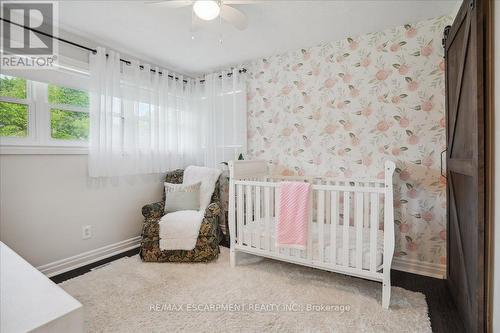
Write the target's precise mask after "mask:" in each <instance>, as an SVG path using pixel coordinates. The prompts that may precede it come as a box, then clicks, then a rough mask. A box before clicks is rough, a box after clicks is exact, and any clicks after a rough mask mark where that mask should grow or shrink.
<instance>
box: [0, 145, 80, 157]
mask: <svg viewBox="0 0 500 333" xmlns="http://www.w3.org/2000/svg"><path fill="white" fill-rule="evenodd" d="M88 153H89V149H88V147H71V146H66V147H64V146H26V145H23V146H21V145H18V146H16V145H3V146H0V155H87V154H88Z"/></svg>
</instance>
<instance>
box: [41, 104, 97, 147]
mask: <svg viewBox="0 0 500 333" xmlns="http://www.w3.org/2000/svg"><path fill="white" fill-rule="evenodd" d="M50 127H51V136H52V138H53V139H61V140H87V139H88V137H89V114H88V113H85V112H75V111H66V110H60V109H51V110H50Z"/></svg>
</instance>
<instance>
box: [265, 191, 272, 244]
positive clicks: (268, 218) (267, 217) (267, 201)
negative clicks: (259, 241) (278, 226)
mask: <svg viewBox="0 0 500 333" xmlns="http://www.w3.org/2000/svg"><path fill="white" fill-rule="evenodd" d="M270 190H271V189H270V188H269V187H264V215H265V224H266V227H265V230H266V231H265V233H264V244H265V245H264V249H265V250H268V251H270V250H271V241H272V239H271V228H270V224H271V194H270V192H271V191H270Z"/></svg>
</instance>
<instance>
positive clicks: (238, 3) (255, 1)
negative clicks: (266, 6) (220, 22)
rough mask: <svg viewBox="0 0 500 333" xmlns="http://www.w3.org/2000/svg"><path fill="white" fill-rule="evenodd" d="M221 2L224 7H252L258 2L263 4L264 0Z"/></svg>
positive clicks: (227, 0)
mask: <svg viewBox="0 0 500 333" xmlns="http://www.w3.org/2000/svg"><path fill="white" fill-rule="evenodd" d="M222 2H223V3H224V4H225V5H253V4H256V3H259V2H264V0H224V1H222Z"/></svg>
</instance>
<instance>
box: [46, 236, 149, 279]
mask: <svg viewBox="0 0 500 333" xmlns="http://www.w3.org/2000/svg"><path fill="white" fill-rule="evenodd" d="M140 244H141V237H140V236H137V237H133V238H130V239H126V240H124V241H121V242H118V243H114V244H111V245H107V246H103V247H101V248H98V249H95V250H91V251H88V252H84V253H80V254H77V255H76V256H72V257H69V258H65V259H61V260H57V261H54V262H51V263H49V264H46V265H42V266H38V267H37V269H38V270H39V271H40V272H42V273H43V274H45V275H46V276H48V277H52V276H56V275H58V274H62V273H65V272H68V271H71V270H73V269H76V268H79V267H82V266H85V265H88V264H92V263H94V262H96V261H99V260H102V259H106V258H109V257H112V256H114V255H117V254H120V253H122V252H125V251H128V250H132V249H135V248H137V247H139V245H140Z"/></svg>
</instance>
